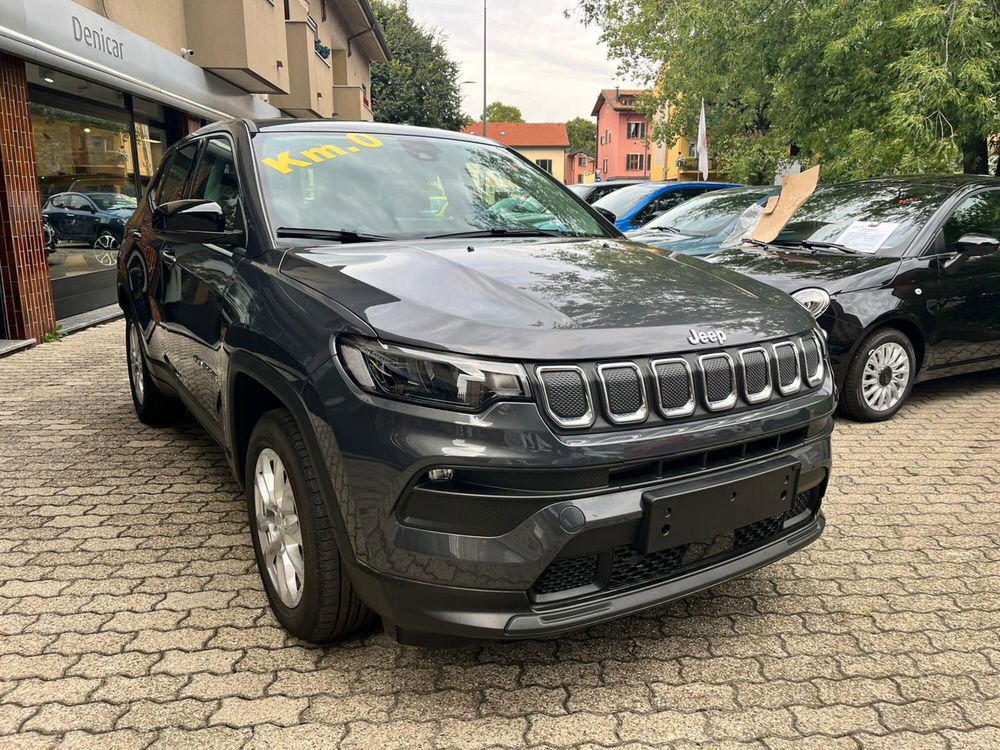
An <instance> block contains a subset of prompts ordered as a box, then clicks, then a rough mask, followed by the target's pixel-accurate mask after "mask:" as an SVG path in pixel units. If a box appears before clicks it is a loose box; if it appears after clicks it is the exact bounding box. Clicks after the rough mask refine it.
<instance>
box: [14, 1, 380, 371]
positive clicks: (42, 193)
mask: <svg viewBox="0 0 1000 750" xmlns="http://www.w3.org/2000/svg"><path fill="white" fill-rule="evenodd" d="M388 55H389V52H388V50H387V48H386V44H385V40H384V39H383V37H382V33H381V30H380V29H379V27H378V24H377V23H376V21H375V18H374V16H373V14H372V10H371V7H370V5H369V3H368V0H156V2H150V1H149V0H2V1H0V302H2V304H0V352H2V351H3V350H4V348H8V349H9V348H12V347H13V346H15V344H14V343H13V342H15V341H20V342H33V341H39V340H41V338H42V337H43V335H44V334H45V333H46V332H48V331H51V330H52V329H54V328H55V327H56V326H57V324H59V323H60V321H62V322H67V321H77V320H80V319H81V318H86V317H87V316H93V315H99V314H100V311H102V310H104V309H105V308H108V307H109V306H110V305H113V304H114V302H115V300H116V294H115V269H114V260H115V256H116V255H117V243H118V241H119V236H118V235H120V233H121V229H119V228H118V227H120V226H121V221H118V222H117V223H116V222H115V221H114V218H115V217H122V218H124V219H127V217H128V215H129V213H130V208H134V206H135V202H136V200H137V198H138V197H139V196H141V194H142V191H143V189H144V187H145V185H146V184H147V182H148V181H149V179H150V178H151V176H152V175H153V172H154V170H155V169H156V166H157V164H158V163H159V161H160V158H161V156H162V154H163V151H164V149H166V148H167V147H168V146H169V145H170V144H171V143H173V142H174V141H176V140H177V139H179V138H181V137H183V136H184V135H186V134H188V133H190V132H192V131H193V130H195V129H197V128H198V127H200V126H201V125H203V124H205V123H206V122H211V121H214V120H219V119H223V118H227V117H284V116H289V117H304V118H309V117H333V118H337V119H344V120H371V119H372V111H371V102H370V94H369V91H370V88H371V73H370V66H371V62H373V61H377V62H386V61H387V60H388Z"/></svg>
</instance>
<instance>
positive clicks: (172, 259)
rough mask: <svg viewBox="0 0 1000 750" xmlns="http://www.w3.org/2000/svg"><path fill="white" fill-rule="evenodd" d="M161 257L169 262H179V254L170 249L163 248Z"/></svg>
mask: <svg viewBox="0 0 1000 750" xmlns="http://www.w3.org/2000/svg"><path fill="white" fill-rule="evenodd" d="M160 257H161V258H163V260H165V261H167V263H176V262H177V256H176V255H174V254H173V253H172V252H170V251H169V250H161V251H160Z"/></svg>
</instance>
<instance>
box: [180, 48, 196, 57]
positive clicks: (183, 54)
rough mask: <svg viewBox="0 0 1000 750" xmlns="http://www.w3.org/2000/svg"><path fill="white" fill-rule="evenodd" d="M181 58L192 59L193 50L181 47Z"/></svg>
mask: <svg viewBox="0 0 1000 750" xmlns="http://www.w3.org/2000/svg"><path fill="white" fill-rule="evenodd" d="M181 57H194V50H193V49H188V48H187V47H181Z"/></svg>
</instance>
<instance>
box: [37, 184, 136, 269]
mask: <svg viewBox="0 0 1000 750" xmlns="http://www.w3.org/2000/svg"><path fill="white" fill-rule="evenodd" d="M135 208H136V200H135V198H132V197H131V196H128V195H124V194H122V193H76V192H70V193H56V194H55V195H53V196H51V197H49V199H48V200H46V201H45V204H44V205H43V206H42V213H43V214H44V215H45V219H46V220H47V221H48V223H49V225H50V226H51V227H52V230H53V231H54V232H55V236H57V237H58V238H59V240H71V241H76V242H86V243H87V244H89V245H92V246H93V247H94V248H95V249H96V250H99V251H102V252H103V253H105V254H107V256H108V258H109V259H110V260H109V263H108V264H109V265H114V258H115V257H116V256H115V253H117V251H118V248H119V246H120V245H121V242H122V237H123V235H124V233H125V224H126V222H127V221H128V220H129V219H130V218H131V216H132V214H133V213H134V212H135Z"/></svg>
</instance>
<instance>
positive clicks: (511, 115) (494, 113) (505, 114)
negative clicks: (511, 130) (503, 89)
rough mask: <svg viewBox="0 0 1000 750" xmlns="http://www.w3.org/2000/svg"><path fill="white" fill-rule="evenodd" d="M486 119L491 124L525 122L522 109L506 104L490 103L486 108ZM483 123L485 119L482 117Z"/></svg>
mask: <svg viewBox="0 0 1000 750" xmlns="http://www.w3.org/2000/svg"><path fill="white" fill-rule="evenodd" d="M486 119H487V120H488V121H489V122H524V117H522V116H521V110H520V109H518V108H517V107H515V106H514V105H513V104H504V103H503V102H492V103H490V105H489V106H488V107H486ZM482 121H483V118H482V116H480V118H479V122H482Z"/></svg>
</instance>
